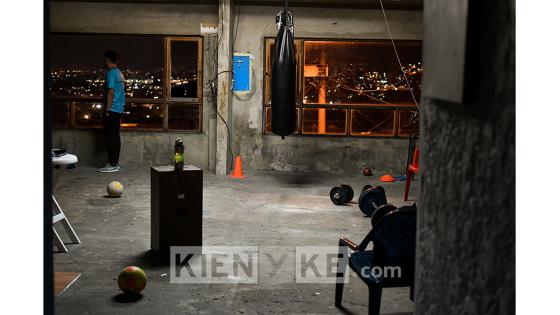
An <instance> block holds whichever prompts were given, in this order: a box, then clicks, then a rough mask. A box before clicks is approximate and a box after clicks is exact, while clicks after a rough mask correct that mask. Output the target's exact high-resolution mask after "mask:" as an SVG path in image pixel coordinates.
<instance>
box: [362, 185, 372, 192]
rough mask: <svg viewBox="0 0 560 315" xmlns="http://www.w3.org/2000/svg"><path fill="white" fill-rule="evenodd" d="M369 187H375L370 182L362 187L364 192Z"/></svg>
mask: <svg viewBox="0 0 560 315" xmlns="http://www.w3.org/2000/svg"><path fill="white" fill-rule="evenodd" d="M369 188H373V186H371V185H370V184H367V185H365V186H364V188H362V192H364V191H366V189H369Z"/></svg>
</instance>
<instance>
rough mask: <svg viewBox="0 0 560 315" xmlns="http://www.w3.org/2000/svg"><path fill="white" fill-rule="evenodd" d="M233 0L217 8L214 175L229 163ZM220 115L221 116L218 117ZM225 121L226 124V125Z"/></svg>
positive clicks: (226, 168) (224, 0)
mask: <svg viewBox="0 0 560 315" xmlns="http://www.w3.org/2000/svg"><path fill="white" fill-rule="evenodd" d="M232 21H233V1H232V0H220V4H219V10H218V71H217V75H218V80H217V85H216V87H217V91H218V97H217V115H216V116H217V117H216V175H226V174H227V172H228V170H229V166H230V165H231V163H232V161H231V157H230V156H229V149H228V146H229V142H230V141H231V139H230V135H229V133H228V126H229V130H230V131H233V130H232V110H231V100H232V93H231V78H232V73H231V60H232V53H233V52H232V47H231V41H232ZM220 116H221V117H220ZM226 122H227V126H226ZM232 136H233V135H232Z"/></svg>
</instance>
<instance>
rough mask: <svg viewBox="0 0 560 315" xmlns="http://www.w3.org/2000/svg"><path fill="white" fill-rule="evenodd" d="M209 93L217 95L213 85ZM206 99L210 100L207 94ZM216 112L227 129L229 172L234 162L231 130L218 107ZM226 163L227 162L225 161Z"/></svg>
mask: <svg viewBox="0 0 560 315" xmlns="http://www.w3.org/2000/svg"><path fill="white" fill-rule="evenodd" d="M210 93H211V94H212V96H214V97H216V96H217V95H218V93H217V91H216V90H215V87H211V88H210ZM206 100H207V101H208V102H210V100H209V99H208V95H207V96H206ZM216 114H218V116H220V119H221V120H222V121H223V122H224V125H226V130H227V132H228V139H229V141H228V151H229V154H230V155H231V165H230V168H229V171H230V172H231V170H232V169H233V164H234V160H233V151H232V149H231V142H232V141H233V140H232V138H231V131H230V130H229V125H228V123H227V122H226V120H225V119H224V117H223V116H222V115H221V114H220V112H219V111H218V109H216ZM226 164H227V161H226Z"/></svg>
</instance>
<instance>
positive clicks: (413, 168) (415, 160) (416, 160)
mask: <svg viewBox="0 0 560 315" xmlns="http://www.w3.org/2000/svg"><path fill="white" fill-rule="evenodd" d="M419 171H420V150H419V149H418V148H416V149H414V155H413V157H412V164H410V165H409V166H408V169H407V170H406V186H405V188H404V201H408V192H409V190H410V182H411V181H412V177H413V176H414V175H415V174H418V172H419Z"/></svg>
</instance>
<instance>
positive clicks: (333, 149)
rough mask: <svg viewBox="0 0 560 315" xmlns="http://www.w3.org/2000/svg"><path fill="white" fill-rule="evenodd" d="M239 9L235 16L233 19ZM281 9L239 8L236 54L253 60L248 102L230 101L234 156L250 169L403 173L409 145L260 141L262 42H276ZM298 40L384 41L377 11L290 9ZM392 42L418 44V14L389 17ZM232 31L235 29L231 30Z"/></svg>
mask: <svg viewBox="0 0 560 315" xmlns="http://www.w3.org/2000/svg"><path fill="white" fill-rule="evenodd" d="M237 10H238V9H237V8H236V9H235V12H236V14H237ZM278 10H279V8H276V7H255V6H242V7H241V11H240V19H239V30H238V34H237V39H236V41H235V46H234V51H236V52H242V53H249V54H251V55H253V57H254V60H253V69H254V72H253V78H254V82H255V84H254V85H253V89H254V90H253V91H252V96H251V97H239V98H234V100H233V112H234V125H235V128H234V129H235V132H234V134H235V135H234V151H235V152H236V153H239V154H241V155H242V157H243V158H244V163H245V164H247V165H248V167H250V168H259V169H275V170H297V171H300V170H301V171H311V170H320V171H329V172H338V173H343V172H356V171H357V170H359V169H360V168H361V166H365V165H368V166H370V167H372V168H374V169H375V170H376V171H379V172H402V171H403V169H404V165H405V163H406V162H405V160H406V152H407V145H408V140H403V139H390V140H389V139H364V138H359V139H358V138H336V137H306V136H288V137H286V139H285V140H282V139H281V138H280V137H278V136H275V135H263V133H262V120H263V110H262V106H263V103H262V102H263V97H262V96H263V88H264V86H263V84H262V80H263V70H262V68H263V61H264V58H263V54H264V51H263V49H264V37H270V36H272V37H275V36H276V32H277V30H276V27H275V24H274V18H275V16H276V14H277V13H278ZM292 11H293V13H294V23H295V35H296V37H313V38H356V39H358V38H359V39H379V38H388V35H387V29H386V26H385V23H384V21H383V16H382V14H381V11H379V10H352V9H320V8H301V7H296V8H292ZM388 18H389V20H390V23H391V30H392V33H393V36H394V37H395V38H398V39H422V32H423V31H422V12H418V11H390V12H389V13H388ZM234 25H235V24H234Z"/></svg>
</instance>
